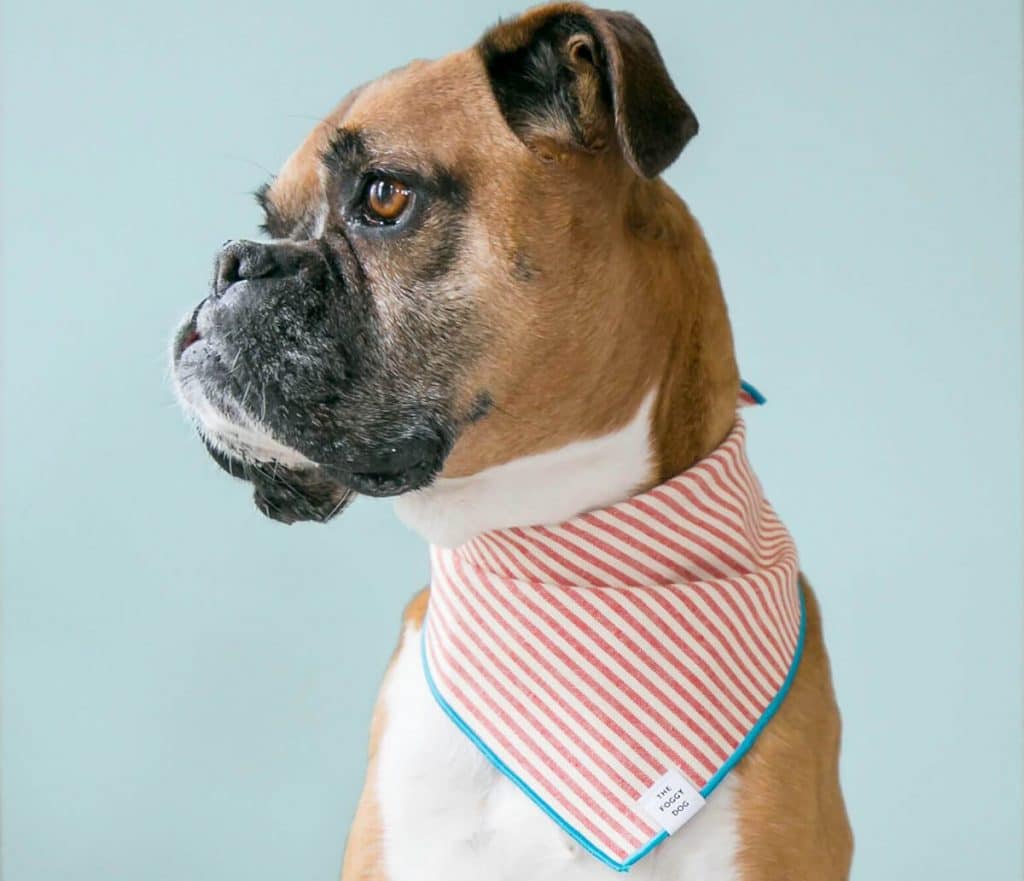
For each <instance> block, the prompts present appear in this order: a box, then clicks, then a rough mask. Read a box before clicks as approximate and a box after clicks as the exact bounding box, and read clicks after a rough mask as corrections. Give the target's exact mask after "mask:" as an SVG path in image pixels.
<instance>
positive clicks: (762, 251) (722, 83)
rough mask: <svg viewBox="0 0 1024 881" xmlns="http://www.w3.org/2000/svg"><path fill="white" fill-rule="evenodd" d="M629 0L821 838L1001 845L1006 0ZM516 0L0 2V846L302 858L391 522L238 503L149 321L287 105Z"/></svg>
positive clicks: (1013, 175)
mask: <svg viewBox="0 0 1024 881" xmlns="http://www.w3.org/2000/svg"><path fill="white" fill-rule="evenodd" d="M633 7H634V10H635V11H636V12H637V13H638V14H639V15H640V16H641V17H642V18H643V19H644V20H645V21H646V22H647V23H648V24H649V26H650V27H651V29H652V30H653V31H654V33H655V34H656V35H657V37H658V38H659V41H660V44H661V47H662V51H663V52H664V54H665V56H666V58H667V61H668V64H669V67H670V69H671V71H672V73H673V75H674V77H675V78H676V81H677V83H678V84H679V86H680V88H681V90H682V91H683V92H684V94H686V96H687V97H688V98H689V99H690V100H691V102H692V104H693V105H694V107H695V108H696V110H697V113H698V115H699V117H700V120H701V124H702V130H701V134H700V136H699V137H698V138H697V140H696V141H694V142H693V144H692V145H691V146H690V147H689V148H688V149H687V151H686V153H685V154H684V156H683V158H682V159H681V160H680V161H679V162H678V163H677V164H676V166H675V167H674V168H673V169H672V170H671V171H670V172H669V174H668V178H669V180H670V182H671V183H672V184H674V185H675V186H677V187H678V188H679V189H680V190H681V192H682V193H683V194H684V195H685V197H686V198H687V199H688V200H689V202H690V204H691V206H692V207H693V209H694V210H695V212H696V213H697V215H698V216H699V217H700V218H701V220H702V222H703V224H704V226H705V229H706V231H707V233H708V236H709V238H710V240H711V242H712V245H713V247H714V249H715V252H716V255H717V258H718V261H719V265H720V267H721V271H722V276H723V279H724V282H725V287H726V290H727V294H728V297H729V300H730V303H731V309H732V315H733V320H734V323H735V327H736V336H737V342H738V349H739V353H740V359H741V363H742V367H743V370H744V373H745V375H746V376H747V377H748V378H749V379H750V380H752V381H754V382H755V383H756V384H758V385H759V386H760V387H761V388H762V389H763V390H764V391H765V392H766V393H767V395H768V396H769V398H770V402H769V406H768V407H767V408H765V409H764V410H762V411H760V412H758V413H757V414H753V415H752V416H751V417H750V420H749V421H750V425H751V435H752V443H751V446H752V455H753V457H754V461H755V463H756V465H757V466H758V468H759V470H760V473H761V477H762V480H763V482H764V483H765V485H766V487H767V489H768V492H769V496H770V497H771V498H772V499H773V500H774V501H775V503H776V505H777V507H778V508H779V509H780V510H781V512H782V514H783V516H784V518H785V519H786V520H787V521H788V523H789V525H790V527H791V529H792V531H793V532H794V533H795V535H796V537H797V541H798V544H799V547H800V549H801V553H802V557H803V562H804V565H805V568H806V570H807V571H808V572H809V573H810V575H811V577H812V580H813V582H814V583H815V584H816V586H817V588H818V591H819V595H820V597H821V602H822V605H823V607H824V614H825V622H826V634H827V639H828V644H829V647H830V650H831V655H832V659H833V663H834V672H835V680H836V685H837V689H838V694H839V698H840V702H841V704H842V708H843V712H844V719H845V746H844V750H845V751H844V762H843V771H844V781H845V788H846V794H847V799H848V803H849V807H850V811H851V814H852V818H853V822H854V826H855V829H856V833H857V857H856V873H855V875H856V877H857V878H858V879H862V881H867V879H878V878H922V879H925V878H927V879H930V881H942V879H962V878H986V879H1012V878H1019V877H1020V874H1021V864H1020V854H1019V850H1020V845H1019V834H1020V829H1021V812H1020V808H1021V805H1020V802H1021V790H1020V781H1021V765H1020V731H1021V694H1020V691H1019V684H1020V678H1019V677H1020V671H1021V646H1020V634H1021V598H1020V585H1021V568H1020V567H1021V542H1020V539H1021V507H1020V488H1021V471H1020V461H1019V459H1020V451H1021V415H1020V405H1021V371H1020V366H1021V348H1020V342H1021V340H1020V332H1021V297H1020V294H1021V287H1020V286H1021V275H1020V273H1021V240H1022V230H1021V201H1020V192H1021V169H1020V157H1021V51H1020V40H1021V21H1020V14H1019V7H1018V4H1017V3H1016V2H1011V0H988V2H983V3H964V2H936V0H931V2H923V0H922V2H906V0H904V2H883V0H873V2H868V3H851V2H849V0H825V2H822V0H816V2H793V3H788V4H781V5H780V4H774V3H773V4H768V3H750V4H739V3H721V2H719V0H687V2H653V0H651V2H638V3H635V4H633ZM516 9H517V7H515V6H514V5H511V4H508V5H502V6H498V5H492V4H488V3H468V2H465V3H463V4H461V5H460V4H458V3H455V2H434V3H430V4H425V3H418V4H417V3H411V2H388V3H383V2H378V3H358V4H356V3H339V2H334V3H327V2H322V0H316V2H301V0H300V2H299V3H297V4H281V3H278V2H273V3H271V2H264V0H258V2H251V0H248V2H244V3H243V2H222V3H214V4H208V3H200V2H195V0H183V2H175V3H167V4H154V3H137V2H131V3H129V2H101V3H99V4H94V3H72V2H63V3H60V2H54V0H36V2H29V0H15V2H10V3H7V4H5V9H4V20H3V27H2V32H3V45H2V57H3V61H4V72H3V89H4V95H3V106H4V114H5V116H4V119H3V129H4V133H3V138H4V140H3V182H2V198H3V237H4V242H3V288H4V297H5V306H4V315H3V349H4V385H3V394H4V413H3V418H4V485H3V508H4V511H3V513H4V533H3V580H4V588H5V595H4V609H3V613H4V622H3V626H4V630H3V649H4V679H5V683H4V685H5V695H4V705H3V710H4V723H5V726H4V729H5V730H4V740H3V784H4V787H3V795H4V804H3V868H4V870H5V873H6V874H5V878H6V879H7V881H51V879H67V878H75V879H77V881H93V879H96V881H100V879H102V881H109V879H122V878H123V879H146V881H163V879H167V881H181V879H185V878H188V879H218V881H235V879H238V881H242V879H245V881H263V879H268V881H269V879H280V878H289V879H293V878H294V879H299V878H301V879H332V878H334V876H335V874H336V872H337V870H338V866H339V864H340V856H341V852H342V846H343V842H344V838H345V833H346V829H347V824H348V821H349V818H350V816H351V813H352V810H353V807H354V804H355V799H356V796H357V792H358V789H359V786H360V782H361V774H362V770H363V754H364V753H363V750H364V743H365V736H366V728H367V723H368V717H369V712H370V707H371V702H372V699H373V695H374V691H375V689H376V685H377V681H378V677H379V676H380V674H381V672H382V670H383V668H384V665H385V663H386V659H387V657H388V654H389V652H390V651H391V648H392V645H393V642H394V640H395V637H396V634H397V621H398V615H399V610H400V608H401V606H402V604H403V602H404V601H405V599H406V598H407V597H408V596H409V595H410V594H411V593H412V591H413V590H414V589H415V588H417V587H418V586H420V585H421V584H423V583H424V580H425V577H426V561H425V553H424V547H423V546H422V544H421V543H420V541H419V540H418V539H417V538H416V537H415V536H413V535H412V534H410V533H408V532H406V531H405V530H404V529H403V528H402V527H401V526H400V525H399V524H398V523H397V521H396V520H395V519H394V518H393V516H392V513H391V506H390V505H389V504H388V503H384V502H367V501H363V502H360V503H359V504H358V505H357V506H356V507H355V508H354V509H353V510H352V511H351V512H350V513H348V514H347V515H346V516H344V517H343V518H341V519H340V520H338V521H336V522H335V523H333V524H332V525H331V526H329V527H326V528H323V527H318V526H312V525H303V526H295V527H291V528H284V527H283V526H279V525H277V524H274V523H271V522H269V521H267V520H264V519H263V518H262V517H261V516H260V515H259V514H258V513H257V512H256V510H255V508H254V507H253V506H252V504H251V502H250V501H249V493H248V491H247V489H246V488H244V487H243V486H242V485H240V484H236V483H234V482H233V481H231V480H230V479H228V478H227V477H226V476H224V475H223V474H222V473H221V472H219V471H218V470H217V469H216V467H215V466H214V465H213V464H212V463H211V462H210V461H208V459H207V458H206V455H205V454H204V452H203V451H202V449H201V447H200V445H199V444H198V443H197V442H196V441H195V440H194V439H193V438H192V436H191V433H190V431H189V429H188V427H187V426H186V425H185V423H184V421H183V419H182V418H181V416H180V415H179V414H178V412H177V411H176V409H175V407H174V405H173V403H172V398H171V394H170V392H169V390H168V384H167V380H166V368H165V355H164V347H165V342H166V341H167V339H168V337H169V334H170V332H171V329H172V327H173V325H174V323H175V322H176V321H177V319H178V317H179V316H180V315H181V314H182V313H183V312H184V311H185V310H186V309H187V308H189V307H191V305H192V304H193V303H194V302H195V301H196V300H197V299H198V298H199V297H200V296H201V295H202V293H203V290H204V286H205V284H206V282H207V279H208V274H209V271H210V266H211V255H212V253H213V250H214V248H215V247H216V246H217V245H218V244H219V243H220V242H221V241H222V240H224V239H226V238H228V237H237V236H244V235H254V234H255V227H256V223H257V212H256V208H255V205H254V203H253V202H252V201H251V199H250V198H249V195H248V191H250V190H251V189H252V188H253V187H255V186H256V185H257V184H259V183H260V182H262V181H263V180H264V179H265V178H266V177H267V176H268V174H269V173H270V171H271V170H272V169H274V168H276V167H277V166H278V165H279V163H280V162H281V161H282V160H283V159H284V158H285V156H286V155H287V154H288V153H289V151H290V150H291V148H292V147H294V146H295V145H296V144H297V143H298V141H299V140H300V139H301V137H302V136H303V134H304V132H305V131H306V130H307V129H308V128H309V127H310V126H311V125H312V123H313V120H314V119H315V118H316V117H317V116H318V115H319V114H322V113H324V112H326V111H327V110H328V109H329V108H330V107H331V106H332V105H333V104H334V102H335V101H336V100H337V99H339V98H340V97H341V96H342V95H343V94H344V93H345V92H346V91H347V90H348V89H349V88H350V87H351V86H353V85H355V84H357V83H359V82H361V81H363V80H365V79H366V78H368V77H370V76H372V75H375V74H377V73H379V72H382V71H384V70H386V69H388V68H390V67H393V66H395V65H397V64H399V63H401V62H404V61H405V60H407V59H408V58H410V57H412V56H416V55H420V56H437V55H440V54H443V53H445V52H447V51H449V50H452V49H455V48H458V47H461V46H463V45H465V44H468V43H469V42H471V41H472V40H474V39H475V37H476V36H477V35H478V33H479V32H480V31H481V30H482V29H483V28H484V27H485V26H486V25H488V24H490V23H492V22H493V21H494V20H495V19H496V18H497V16H498V15H499V13H500V14H510V13H512V12H514V11H515V10H516ZM438 122H439V124H443V120H439V121H438ZM808 834H809V835H812V834H814V830H808Z"/></svg>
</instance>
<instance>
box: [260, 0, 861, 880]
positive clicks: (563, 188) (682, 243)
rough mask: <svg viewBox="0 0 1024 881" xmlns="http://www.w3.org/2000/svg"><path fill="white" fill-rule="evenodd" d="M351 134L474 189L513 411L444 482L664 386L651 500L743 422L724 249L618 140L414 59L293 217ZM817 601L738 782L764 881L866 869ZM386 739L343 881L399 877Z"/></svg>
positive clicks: (360, 121)
mask: <svg viewBox="0 0 1024 881" xmlns="http://www.w3.org/2000/svg"><path fill="white" fill-rule="evenodd" d="M553 9H555V10H557V9H572V10H576V11H580V10H581V9H583V8H582V7H577V6H574V5H568V6H564V7H554V8H544V9H541V10H535V11H533V12H531V13H528V14H527V15H526V16H524V17H522V18H520V19H517V20H515V21H513V22H511V23H509V24H506V25H503V26H501V28H500V29H498V30H496V31H492V32H491V34H490V35H489V36H490V38H491V39H492V40H496V41H498V43H499V44H502V45H505V44H507V45H510V46H515V45H517V41H522V40H526V39H529V35H530V34H531V33H533V31H534V30H535V29H536V26H537V23H538V17H544V16H548V15H551V14H552V10H553ZM584 12H585V13H586V14H587V15H589V14H590V12H589V11H587V10H584ZM622 100H628V97H624V98H622ZM582 106H583V112H584V113H585V114H591V115H596V114H598V113H599V112H600V107H601V99H600V96H599V95H598V94H597V92H596V90H595V89H593V88H590V89H589V91H588V90H587V89H584V93H583V105H582ZM439 119H444V120H445V121H446V122H445V124H444V125H438V124H437V121H438V120H439ZM340 127H350V128H353V129H358V130H360V131H366V132H370V133H372V134H373V136H374V137H375V138H376V139H377V141H378V142H379V143H384V144H389V143H394V144H407V145H415V148H416V149H417V150H420V151H421V152H422V153H423V154H424V155H425V156H429V157H431V158H433V159H435V160H437V161H439V162H442V163H444V164H446V165H449V166H451V167H455V168H458V169H459V170H460V171H461V172H463V173H465V174H466V175H467V176H468V177H469V179H470V180H471V182H472V196H471V198H472V205H473V210H472V212H471V219H472V222H473V227H472V229H471V230H470V245H469V247H468V250H467V251H466V253H465V254H464V255H463V260H462V264H463V266H462V270H461V272H462V276H461V283H462V284H463V285H464V286H465V287H466V288H467V289H472V290H474V291H477V292H480V293H479V295H478V296H477V298H476V303H475V308H476V310H477V320H478V321H479V323H480V324H481V326H483V327H485V328H487V329H488V334H489V336H488V339H487V341H486V346H485V347H484V352H483V354H482V355H481V356H480V357H478V358H477V359H475V361H474V363H473V365H472V367H471V369H470V370H469V371H468V372H467V374H466V375H465V376H464V377H463V380H462V386H463V387H462V389H461V393H462V394H463V396H464V398H465V403H466V405H467V406H468V405H469V398H470V395H471V393H472V392H473V391H474V390H477V389H480V388H486V389H487V390H488V391H489V393H490V394H491V395H492V397H493V399H494V401H495V404H496V406H495V409H494V411H493V412H492V413H491V414H489V416H488V417H487V418H486V419H484V420H482V421H481V422H479V423H477V424H475V425H472V426H470V427H469V428H467V429H466V430H465V431H464V432H463V434H462V435H461V437H460V439H459V441H458V443H457V444H456V446H455V448H454V450H453V452H452V454H451V455H450V457H449V459H448V461H447V463H446V467H445V472H444V473H445V476H449V477H454V476H463V475H469V474H473V473H475V472H477V471H480V470H481V469H484V468H487V467H491V466H494V465H497V464H500V463H503V462H507V461H510V460H513V459H516V458H519V457H521V456H524V455H528V454H531V453H537V452H542V451H545V450H550V449H555V448H557V447H560V446H562V445H564V444H566V443H569V442H571V441H576V440H580V439H583V438H589V437H596V436H599V435H602V434H605V433H607V432H609V431H612V430H614V429H616V428H619V427H621V426H623V425H624V424H626V423H627V422H628V421H629V419H630V418H631V417H632V415H633V414H634V413H635V411H636V409H637V407H638V405H639V403H640V401H641V399H642V398H643V396H644V394H645V391H646V390H647V389H649V388H652V387H654V386H655V385H657V387H658V389H659V391H658V398H657V401H656V404H655V409H654V415H653V425H652V442H653V446H654V449H655V453H656V464H655V468H654V471H653V473H652V474H651V475H650V479H649V481H648V484H649V485H653V484H655V483H658V482H660V481H662V480H664V479H666V478H668V477H671V476H673V475H675V474H677V473H679V472H680V471H682V470H683V469H685V468H686V467H687V466H689V465H690V464H692V463H693V462H694V461H696V460H697V459H699V458H701V457H702V456H704V455H706V454H707V453H708V452H710V451H711V450H712V449H713V448H714V447H715V446H717V445H718V444H719V442H720V441H721V440H722V438H723V437H724V436H725V434H726V433H727V432H728V430H729V428H730V427H731V424H732V421H733V418H734V407H735V400H736V395H737V389H738V382H739V379H738V371H737V368H736V363H735V359H734V356H733V344H732V335H731V331H730V328H729V322H728V316H727V313H726V308H725V303H724V299H723V297H722V292H721V288H720V285H719V280H718V274H717V271H716V269H715V265H714V262H713V260H712V258H711V254H710V250H709V248H708V246H707V244H706V242H705V240H704V237H703V234H702V233H701V230H700V227H699V226H698V224H697V222H696V220H695V219H694V218H693V217H692V215H691V214H690V212H689V211H688V209H687V208H686V206H685V204H684V203H683V201H682V200H681V199H680V198H679V197H678V196H677V195H676V194H675V193H673V192H672V190H671V189H669V188H668V187H667V186H666V185H665V184H664V183H663V182H662V181H660V180H658V179H653V180H651V179H647V178H645V177H643V176H641V175H638V174H637V173H636V162H635V161H624V158H625V159H627V160H629V158H630V157H628V156H627V157H624V156H623V154H622V152H621V151H620V150H619V149H616V148H615V147H614V144H607V145H606V141H607V140H612V141H614V137H613V135H612V132H613V128H612V127H607V128H606V129H605V130H604V131H603V132H601V131H598V133H597V134H596V135H595V136H594V137H593V139H592V140H591V142H590V143H589V144H588V145H586V146H587V149H573V148H572V147H571V146H569V145H567V144H566V142H565V139H564V138H563V137H561V135H560V133H559V132H558V131H552V132H548V133H547V136H543V135H542V134H541V133H538V134H537V137H535V138H533V139H532V142H531V143H530V145H529V147H528V146H527V145H525V144H524V142H523V141H522V140H521V139H519V138H517V137H516V136H515V135H514V134H513V133H512V131H511V130H510V129H509V127H508V126H507V125H506V124H505V121H504V120H503V119H502V117H501V116H500V114H499V112H498V109H497V108H496V106H495V101H494V97H493V95H492V94H491V91H490V87H489V83H488V80H487V76H486V72H485V70H484V68H483V65H482V62H481V59H480V56H479V54H478V52H477V51H475V50H467V51H465V52H459V53H455V54H453V55H449V56H447V57H445V58H442V59H441V60H439V61H434V62H416V63H414V64H412V65H409V66H408V67H406V68H403V69H401V70H399V71H395V72H393V73H392V74H389V75H388V76H386V77H384V78H382V79H380V80H377V81H375V82H373V83H370V84H369V85H367V86H365V87H363V88H362V89H361V90H359V91H358V92H357V93H354V94H353V95H351V96H349V98H347V99H346V101H345V102H343V103H342V104H341V105H340V106H339V107H338V108H337V109H336V110H335V111H334V112H333V113H332V114H331V115H330V116H328V117H327V118H326V119H325V120H324V121H323V122H322V123H321V124H320V125H319V126H317V128H316V129H315V130H314V131H313V132H312V133H311V134H310V136H309V138H308V139H307V140H306V142H305V143H304V144H303V145H302V146H301V147H300V148H299V150H298V151H296V153H295V154H294V155H293V156H292V157H291V158H290V159H289V161H288V163H287V164H286V165H285V168H284V170H283V171H282V173H281V175H280V176H279V177H278V179H277V180H276V182H275V183H274V185H273V187H272V189H271V191H270V198H271V199H272V200H273V202H274V204H275V205H277V206H278V207H279V208H280V209H281V210H282V211H285V212H292V213H294V214H296V215H298V214H300V213H301V212H302V211H304V210H307V209H308V206H309V205H310V204H311V203H313V202H315V200H316V199H317V198H318V197H319V192H320V177H319V175H320V172H319V156H320V153H321V152H322V150H323V148H324V146H325V145H326V143H327V141H328V139H329V137H330V136H331V134H332V133H333V132H334V131H335V130H336V129H338V128H340ZM620 138H621V132H620ZM606 146H607V149H605V147H606ZM496 168H498V169H500V171H501V173H500V174H495V173H493V169H496ZM645 488H647V487H646V486H640V487H637V490H642V489H645ZM804 591H805V596H806V599H807V610H808V627H807V637H806V648H805V652H804V657H803V660H802V662H801V665H800V668H799V671H798V673H797V676H796V679H795V681H794V683H793V686H792V689H791V691H790V693H789V695H788V696H787V698H786V700H785V702H784V703H783V705H782V707H781V709H780V710H779V712H778V714H777V715H776V716H775V718H774V719H773V720H772V723H771V724H770V725H769V726H768V727H767V729H766V730H765V732H764V733H763V734H762V735H761V737H760V738H759V739H758V741H757V742H756V744H755V746H754V747H753V749H752V750H751V751H750V753H749V754H748V755H747V757H746V758H744V759H743V761H742V762H741V763H740V764H739V766H738V767H737V770H736V773H737V774H738V775H739V777H740V779H741V781H742V785H741V787H740V791H739V793H740V794H739V801H738V810H739V816H740V838H741V847H740V851H739V863H740V874H741V877H742V878H745V879H750V881H754V879H756V881H771V879H779V881H782V879H786V881H791V879H814V881H839V879H843V878H845V877H846V876H847V872H848V868H849V862H850V851H851V837H850V830H849V825H848V822H847V820H846V814H845V810H844V807H843V802H842V797H841V794H840V791H839V785H838V775H837V762H838V749H839V716H838V711H837V709H836V704H835V699H834V697H833V694H832V686H831V679H830V673H829V667H828V661H827V658H826V655H825V650H824V645H823V642H822V637H821V625H820V620H819V615H818V608H817V604H816V602H815V600H814V597H813V594H812V593H811V591H810V589H809V588H807V587H806V586H805V587H804ZM426 604H427V593H426V591H424V592H423V593H421V594H419V595H418V596H417V598H416V599H415V600H414V601H413V602H412V604H411V605H410V607H409V609H408V610H407V612H406V618H405V620H406V624H407V625H408V624H410V623H411V624H412V625H414V626H416V627H418V626H419V623H420V622H421V621H422V617H423V614H424V612H425V609H426ZM386 724H387V720H386V718H385V715H384V711H383V709H382V707H381V706H378V708H377V710H376V712H375V714H374V721H373V726H372V729H371V736H370V751H369V764H368V770H367V783H366V787H365V790H364V792H363V796H362V799H361V801H360V803H359V808H358V810H357V814H356V818H355V821H354V823H353V826H352V829H351V833H350V837H349V841H348V845H347V849H346V855H345V862H344V870H343V873H342V878H343V881H386V876H385V873H384V869H383V866H382V860H381V830H380V820H379V811H378V805H377V802H376V793H375V788H374V780H375V773H376V765H377V749H378V744H379V740H380V736H381V732H382V731H383V730H384V727H385V725H386ZM683 834H685V833H683Z"/></svg>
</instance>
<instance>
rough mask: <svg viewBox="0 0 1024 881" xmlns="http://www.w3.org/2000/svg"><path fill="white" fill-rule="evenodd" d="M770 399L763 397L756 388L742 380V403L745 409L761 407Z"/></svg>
mask: <svg viewBox="0 0 1024 881" xmlns="http://www.w3.org/2000/svg"><path fill="white" fill-rule="evenodd" d="M767 400H768V399H767V398H766V397H765V396H764V395H762V394H761V393H760V392H759V391H758V390H757V389H756V388H754V386H752V385H751V384H750V383H749V382H747V381H746V380H745V379H741V380H740V403H741V404H742V405H743V406H745V407H750V406H752V405H754V404H757V405H758V406H760V405H761V404H763V403H765V402H766V401H767Z"/></svg>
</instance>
